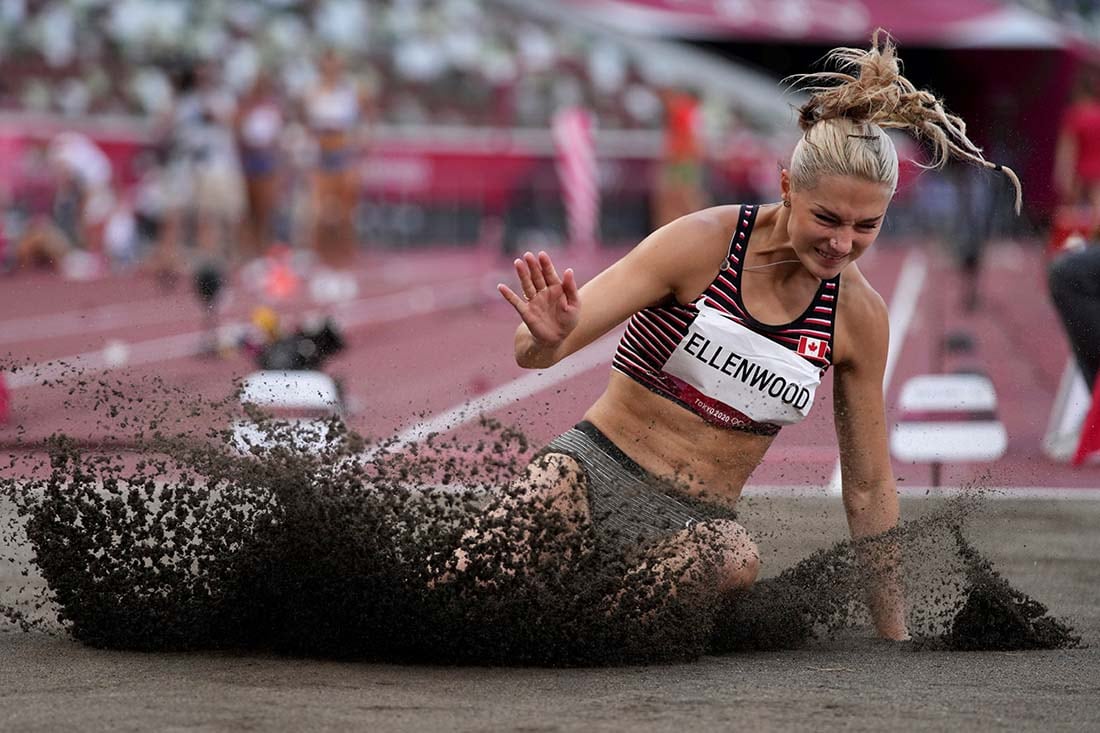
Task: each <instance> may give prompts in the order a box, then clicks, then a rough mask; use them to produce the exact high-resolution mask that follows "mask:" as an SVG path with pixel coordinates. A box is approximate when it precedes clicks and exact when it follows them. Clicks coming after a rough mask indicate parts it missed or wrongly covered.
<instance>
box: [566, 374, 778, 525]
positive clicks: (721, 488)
mask: <svg viewBox="0 0 1100 733" xmlns="http://www.w3.org/2000/svg"><path fill="white" fill-rule="evenodd" d="M584 418H585V419H586V420H588V421H590V422H591V423H592V424H593V425H595V426H596V427H597V428H599V429H600V431H602V432H603V433H604V435H606V436H607V437H608V438H610V439H611V442H613V443H614V444H615V445H617V446H618V447H619V448H620V449H621V450H622V451H623V453H625V454H626V455H628V456H630V458H632V459H633V460H634V461H635V462H637V463H638V465H640V466H641V467H642V468H644V469H646V470H647V471H649V472H650V473H652V474H654V475H656V476H661V477H664V478H671V479H674V480H676V481H678V482H679V483H681V484H682V485H684V487H685V488H686V490H687V491H689V492H691V493H693V494H697V495H700V496H705V498H706V499H707V500H708V501H713V502H717V503H722V504H727V505H729V506H733V505H734V504H735V503H736V502H737V499H738V497H740V496H741V490H742V489H743V488H744V486H745V482H746V481H747V480H748V478H749V474H751V473H752V471H753V469H755V468H756V466H757V465H758V464H759V463H760V461H761V460H762V459H763V458H764V453H765V452H766V451H767V450H768V446H769V445H771V442H772V440H773V439H774V436H764V435H754V434H752V433H746V432H741V431H737V430H730V429H728V428H721V427H717V426H715V425H711V424H709V423H707V422H705V421H703V419H702V418H700V417H699V416H698V415H696V414H694V413H693V412H691V411H689V410H687V409H685V408H683V407H681V406H680V405H678V404H676V403H675V402H672V401H671V400H668V399H666V398H664V397H661V396H660V395H657V394H655V393H653V392H651V391H649V390H648V389H646V388H645V387H643V386H642V385H640V384H638V383H637V382H635V381H634V380H632V379H631V378H630V377H627V376H626V375H625V374H620V373H619V372H616V371H612V372H611V378H610V380H609V382H608V385H607V390H606V391H604V393H603V394H602V395H601V396H600V398H599V399H598V400H596V403H595V404H594V405H592V407H590V408H589V409H588V411H587V412H586V413H585V415H584Z"/></svg>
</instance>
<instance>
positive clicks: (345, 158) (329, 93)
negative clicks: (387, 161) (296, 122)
mask: <svg viewBox="0 0 1100 733" xmlns="http://www.w3.org/2000/svg"><path fill="white" fill-rule="evenodd" d="M366 105H367V99H366V96H365V94H364V92H363V90H362V89H361V88H360V86H359V84H358V83H357V82H356V81H355V79H353V78H352V77H351V76H350V75H349V74H348V73H347V71H346V70H345V68H344V60H343V58H342V57H341V55H340V54H339V53H338V52H337V51H335V50H331V49H330V50H328V51H326V52H325V53H324V54H323V55H322V56H321V60H320V77H319V79H318V81H317V83H316V85H314V86H313V88H311V89H310V90H309V91H307V92H306V94H305V98H304V100H303V106H304V110H303V114H304V117H305V120H306V124H307V125H308V127H309V129H310V131H311V132H312V133H313V136H314V140H315V141H316V154H317V158H316V165H315V167H314V171H313V177H312V180H313V202H312V203H313V232H312V241H311V246H312V248H313V251H314V253H316V254H317V256H318V257H319V258H320V260H321V261H322V262H323V263H325V264H327V265H330V266H334V267H339V266H344V265H348V264H350V262H351V260H352V259H353V258H354V256H355V253H356V241H355V239H356V238H355V231H354V222H353V220H352V213H353V211H354V208H355V203H356V195H357V192H358V181H357V180H356V170H357V163H358V161H359V159H360V157H361V155H362V145H363V142H364V140H363V138H362V131H363V128H362V125H363V123H364V120H365V111H366Z"/></svg>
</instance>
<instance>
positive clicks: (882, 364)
mask: <svg viewBox="0 0 1100 733" xmlns="http://www.w3.org/2000/svg"><path fill="white" fill-rule="evenodd" d="M853 269H854V268H853ZM845 274H846V275H848V274H849V273H845ZM850 274H851V275H852V276H853V277H848V278H846V279H847V280H848V282H846V283H844V285H847V286H848V287H844V288H843V290H846V291H848V292H843V291H842V292H841V293H840V295H839V298H838V300H839V302H840V303H841V308H840V309H839V312H838V319H837V333H836V338H835V339H834V345H835V349H836V351H835V352H834V356H835V361H834V369H835V372H834V375H833V380H834V382H833V402H834V405H835V407H834V419H835V422H836V434H837V442H838V444H839V446H840V468H841V485H842V491H843V497H844V510H845V512H846V514H847V515H848V528H849V529H850V530H851V533H852V539H853V540H856V541H861V540H862V542H861V543H860V546H861V551H860V553H859V554H860V559H861V560H862V561H863V563H864V564H865V566H866V567H867V568H869V569H871V570H872V571H873V572H872V573H871V577H872V583H871V588H870V598H869V602H870V606H871V614H872V617H873V620H874V623H875V629H876V630H877V631H878V633H879V635H880V636H883V637H885V638H888V639H905V638H907V637H908V632H907V630H906V625H905V599H904V595H903V593H902V589H901V580H900V573H899V570H900V568H899V564H900V553H899V551H898V548H897V545H896V543H894V542H892V541H883V540H877V541H876V540H874V539H869V538H874V537H875V536H877V535H881V534H882V533H884V532H887V531H888V530H890V529H892V528H893V527H895V526H896V525H897V523H898V495H897V487H896V485H895V482H894V474H893V469H892V467H891V465H890V450H889V445H888V439H887V424H886V408H885V398H884V397H883V392H882V382H883V376H884V374H885V371H886V356H887V351H888V348H889V342H890V324H889V318H888V313H887V309H886V304H885V303H884V302H883V300H882V298H881V297H880V296H879V295H878V293H876V292H875V291H874V290H873V289H871V287H870V286H869V285H867V283H866V281H865V280H863V278H862V275H860V274H858V271H856V272H851V273H850Z"/></svg>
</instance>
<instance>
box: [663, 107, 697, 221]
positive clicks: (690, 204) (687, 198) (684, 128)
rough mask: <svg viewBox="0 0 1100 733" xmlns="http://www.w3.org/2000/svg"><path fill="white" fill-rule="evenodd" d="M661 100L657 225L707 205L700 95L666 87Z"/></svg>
mask: <svg viewBox="0 0 1100 733" xmlns="http://www.w3.org/2000/svg"><path fill="white" fill-rule="evenodd" d="M662 101H663V102H664V110H665V123H664V125H665V130H664V147H663V149H662V151H661V152H662V157H661V166H660V170H659V171H658V179H657V182H656V186H655V187H654V206H653V216H654V222H653V224H654V228H656V227H661V226H664V225H665V224H667V223H669V222H670V221H673V220H674V219H678V218H680V217H681V216H683V215H685V214H688V213H691V212H692V211H698V210H699V209H701V208H703V207H704V206H706V204H707V197H706V194H705V193H704V191H703V148H702V144H701V141H700V139H699V132H700V125H701V119H700V106H699V98H698V96H697V95H696V94H695V93H694V92H692V91H689V90H681V89H666V90H665V91H664V92H663V94H662Z"/></svg>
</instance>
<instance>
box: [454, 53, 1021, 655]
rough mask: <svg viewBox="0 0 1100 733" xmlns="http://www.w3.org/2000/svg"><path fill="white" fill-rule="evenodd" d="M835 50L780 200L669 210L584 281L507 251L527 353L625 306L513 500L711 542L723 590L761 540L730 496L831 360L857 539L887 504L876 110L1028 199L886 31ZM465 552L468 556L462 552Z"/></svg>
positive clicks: (887, 630) (893, 625)
mask: <svg viewBox="0 0 1100 733" xmlns="http://www.w3.org/2000/svg"><path fill="white" fill-rule="evenodd" d="M829 58H830V60H831V61H832V62H833V63H834V64H835V65H836V67H837V70H836V71H835V72H825V73H819V74H810V75H802V76H800V77H798V78H799V79H800V80H801V81H802V82H804V83H806V89H807V91H808V92H809V94H810V97H809V101H808V102H807V103H806V104H805V105H804V106H803V107H802V108H801V110H800V115H799V125H800V127H801V129H802V137H801V139H800V140H799V142H798V143H797V144H796V146H795V148H794V151H793V154H792V156H791V160H790V164H789V166H788V167H787V168H784V169H782V171H781V172H780V176H779V184H780V190H781V194H782V198H781V200H780V201H778V202H775V203H771V204H763V205H740V206H739V205H727V206H716V207H712V208H708V209H704V210H701V211H698V212H696V213H692V214H689V215H687V216H684V217H682V218H680V219H677V220H676V221H673V222H671V223H670V224H668V225H666V226H664V227H662V228H661V229H659V230H657V231H656V232H654V233H653V234H651V235H650V236H649V237H648V238H646V239H645V240H644V241H643V242H642V243H641V244H640V245H639V246H637V247H636V248H634V249H633V250H632V251H631V252H630V253H629V254H627V255H626V256H625V257H623V258H622V259H621V260H620V261H618V262H616V263H615V264H614V265H612V266H611V267H609V268H608V269H607V270H605V271H604V272H602V273H600V274H599V275H598V276H596V277H595V278H594V279H593V280H591V281H590V282H588V283H587V284H586V285H585V286H584V287H583V288H579V289H578V286H577V283H576V280H575V277H574V274H573V272H572V271H571V270H565V271H564V273H562V274H561V275H559V274H558V272H557V269H556V268H555V266H554V264H553V262H551V259H550V257H549V256H547V254H546V253H544V252H540V253H539V254H538V255H535V254H532V253H530V252H528V253H526V254H524V256H523V257H522V258H520V259H517V260H516V261H515V263H514V264H515V270H516V274H517V275H518V277H519V283H520V286H521V287H520V291H519V292H514V291H513V290H512V289H510V288H509V287H507V286H506V285H504V284H501V285H499V286H498V288H499V291H500V293H501V295H502V296H503V297H504V298H505V299H506V300H507V301H508V302H509V303H510V304H511V305H512V306H514V307H515V309H516V312H517V313H518V314H519V315H520V317H521V318H522V319H523V323H522V324H521V325H520V327H519V329H518V331H517V333H516V339H515V357H516V361H517V362H518V363H519V364H520V365H521V366H523V367H527V368H536V369H545V368H547V367H550V366H552V365H554V364H556V363H558V362H559V361H561V360H563V359H565V358H567V357H568V356H569V355H570V354H572V353H574V352H576V351H578V350H579V349H582V348H584V347H585V346H586V345H588V344H590V343H591V342H593V341H594V340H596V339H598V338H599V337H600V336H602V335H604V334H605V333H607V332H608V331H610V330H611V329H612V328H615V327H616V326H617V325H619V324H620V323H622V322H623V321H626V320H627V319H629V322H628V325H627V328H626V332H625V334H624V335H623V337H622V340H621V342H620V344H619V348H618V351H617V353H616V355H615V357H614V361H613V364H612V371H611V376H610V380H609V383H608V386H607V389H606V391H605V392H604V393H603V395H601V396H600V398H599V399H598V400H596V402H595V404H593V405H592V406H591V407H590V408H589V409H588V411H587V412H586V413H585V414H584V417H583V421H582V422H581V423H580V424H578V425H577V426H576V427H575V428H573V429H572V430H569V431H568V432H566V433H565V434H563V435H561V436H559V437H558V438H556V439H554V440H553V441H552V442H551V443H550V444H549V445H548V446H547V447H546V448H544V449H543V450H542V451H541V452H540V453H539V454H538V456H537V457H536V459H535V460H534V461H532V462H531V464H530V465H529V466H528V467H527V469H526V473H525V475H524V476H523V478H522V479H521V480H520V483H519V484H518V487H519V488H518V491H517V492H516V495H515V498H514V499H512V501H514V502H522V503H528V504H530V505H540V506H549V507H552V508H553V509H555V510H556V511H559V512H560V514H561V516H562V517H570V518H573V524H574V526H575V527H576V529H578V530H580V529H581V528H582V527H584V526H585V525H588V526H590V528H591V529H592V530H594V538H595V542H596V547H597V549H599V548H600V547H604V548H614V549H623V548H630V549H631V551H633V552H635V553H636V554H635V555H634V556H633V557H635V558H636V562H637V563H639V566H640V567H645V566H646V565H647V563H648V564H649V568H650V569H653V566H654V565H656V564H662V565H664V566H666V567H667V568H668V569H670V570H671V571H672V572H673V573H680V572H681V570H682V569H683V568H687V567H688V566H689V565H690V564H692V563H693V562H694V561H696V560H698V559H699V558H701V557H702V556H703V553H704V552H709V550H706V548H713V547H719V548H721V550H720V552H719V554H718V556H717V557H715V556H714V555H713V553H712V554H710V555H708V557H709V558H710V559H709V560H707V561H706V562H708V563H709V565H708V567H709V568H710V571H709V572H708V581H709V582H713V584H714V585H713V588H714V589H715V590H717V591H718V592H728V591H731V590H735V589H740V588H745V587H748V586H749V585H751V584H752V583H753V582H754V580H755V578H756V575H757V566H758V555H757V548H756V545H755V544H754V543H753V541H752V539H751V538H750V537H749V534H748V532H747V531H746V530H745V529H744V528H743V527H742V526H741V525H740V524H739V523H738V522H737V521H736V519H735V514H734V511H733V510H734V507H735V505H736V503H737V500H738V497H739V496H740V494H741V490H742V487H743V486H744V485H745V482H746V480H747V479H748V477H749V475H750V474H751V473H752V471H753V469H754V468H755V467H756V466H757V465H758V464H759V463H760V461H761V459H762V458H763V456H764V453H765V451H767V449H768V447H769V446H770V445H771V443H772V441H773V440H774V438H775V435H776V433H777V432H778V431H779V430H780V428H782V427H783V426H784V425H790V424H793V423H797V422H798V421H800V420H802V419H803V418H804V417H806V415H807V413H808V412H809V410H810V408H811V407H812V406H813V403H814V398H815V392H816V390H817V387H818V385H819V383H820V381H821V378H822V375H823V374H824V373H825V371H826V370H827V369H828V368H829V367H833V368H834V369H835V376H834V405H835V408H834V410H835V424H836V433H837V439H838V442H839V447H840V458H841V466H842V477H843V482H842V485H843V503H844V507H845V510H846V514H847V518H848V524H849V528H850V530H851V534H852V537H853V538H854V539H857V540H858V539H861V538H868V537H873V536H876V535H880V534H882V533H884V532H886V531H888V530H889V529H891V528H892V527H894V526H895V525H896V524H897V522H898V499H897V493H896V490H895V483H894V477H893V473H892V470H891V465H890V457H889V452H888V447H887V422H886V417H885V410H884V399H883V389H882V387H883V373H884V370H885V365H886V356H887V344H888V329H889V324H888V319H887V309H886V307H885V304H884V302H883V299H882V298H881V297H880V296H879V294H878V293H877V292H875V290H874V288H872V287H871V285H870V284H869V283H868V282H867V280H866V279H865V278H864V276H863V274H862V273H861V272H860V269H859V266H858V265H857V264H856V263H857V260H859V258H860V257H861V256H862V255H863V254H864V253H865V252H866V251H867V250H868V248H869V247H871V246H872V245H873V244H874V242H875V239H876V238H877V236H878V233H879V231H880V229H881V226H882V222H883V218H884V217H885V215H886V210H887V208H888V206H889V204H890V201H891V198H892V197H893V195H894V192H895V189H896V186H897V181H898V158H897V153H896V152H895V149H894V145H893V143H892V142H891V140H890V138H889V137H888V136H887V134H886V132H885V128H900V129H904V130H908V131H910V132H912V133H914V134H915V135H917V136H919V137H921V138H923V139H925V140H927V141H928V142H929V143H930V144H931V147H932V150H933V159H932V162H931V163H930V166H929V167H939V166H942V165H943V164H944V163H945V162H946V161H947V159H948V158H949V157H951V156H955V157H959V158H961V159H964V160H967V161H970V162H972V163H975V164H977V165H981V166H985V167H987V168H994V169H997V170H1003V172H1004V173H1005V174H1006V175H1008V176H1009V177H1010V178H1011V179H1012V181H1013V184H1014V185H1015V186H1016V191H1017V208H1018V207H1019V195H1020V194H1019V192H1020V188H1019V181H1018V180H1017V178H1016V176H1015V174H1014V173H1013V172H1012V171H1011V170H1009V169H1007V168H1001V167H1000V166H996V165H994V164H993V163H990V162H987V161H986V160H985V159H984V158H983V157H982V155H981V150H980V149H979V148H977V147H976V146H975V145H974V144H973V143H972V142H971V141H970V140H969V139H968V138H967V136H966V134H965V126H964V124H963V123H962V121H961V120H960V119H959V118H957V117H955V116H953V115H951V114H949V113H948V112H946V111H945V109H944V107H943V105H942V103H941V101H940V100H939V99H937V98H936V97H935V96H934V95H932V94H931V93H929V92H927V91H921V90H918V89H916V88H915V87H914V86H913V84H912V83H910V82H909V81H908V80H907V79H905V78H904V77H903V76H902V75H901V73H900V63H899V60H898V58H897V56H896V52H895V47H894V45H893V43H892V42H891V41H890V39H889V38H886V39H885V40H884V41H882V42H880V36H879V33H876V34H875V37H874V38H873V39H872V46H871V48H870V49H869V50H861V49H851V48H840V49H836V50H834V51H833V52H832V53H831V54H830V56H829ZM517 508H518V507H512V509H517ZM520 513H521V512H516V514H520ZM492 519H493V521H494V522H495V521H497V520H498V519H499V518H498V517H492ZM495 526H497V525H495V524H493V523H492V522H485V523H484V524H483V525H482V527H481V529H480V530H475V533H476V532H477V531H481V532H483V533H485V534H491V533H492V532H494V531H495V530H494V529H493V527H495ZM456 557H457V561H456V566H455V569H456V570H460V571H461V570H462V569H463V567H464V566H466V564H467V563H468V561H469V555H468V554H465V555H464V554H463V553H461V552H460V553H459V554H458V555H457V556H456ZM867 559H869V560H871V561H873V562H874V563H875V566H876V567H877V568H878V569H882V568H883V567H884V563H883V560H884V559H885V560H886V561H887V562H886V563H885V566H886V569H887V572H879V573H876V574H875V576H874V577H875V578H876V580H874V581H872V583H871V588H870V594H869V606H870V610H871V615H872V619H873V622H874V625H875V628H876V631H877V632H878V634H879V635H880V636H882V637H884V638H888V639H904V638H906V637H907V633H908V632H907V628H906V621H905V609H904V600H903V597H902V595H901V592H900V587H899V583H898V580H897V578H898V576H897V574H896V572H891V571H890V568H891V567H892V568H894V569H896V555H894V554H892V553H891V552H885V553H872V556H871V557H869V558H868V557H865V560H867ZM674 577H681V578H683V579H684V580H685V581H686V580H687V577H688V576H687V575H686V574H683V573H681V575H679V576H674ZM693 577H696V576H693Z"/></svg>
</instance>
